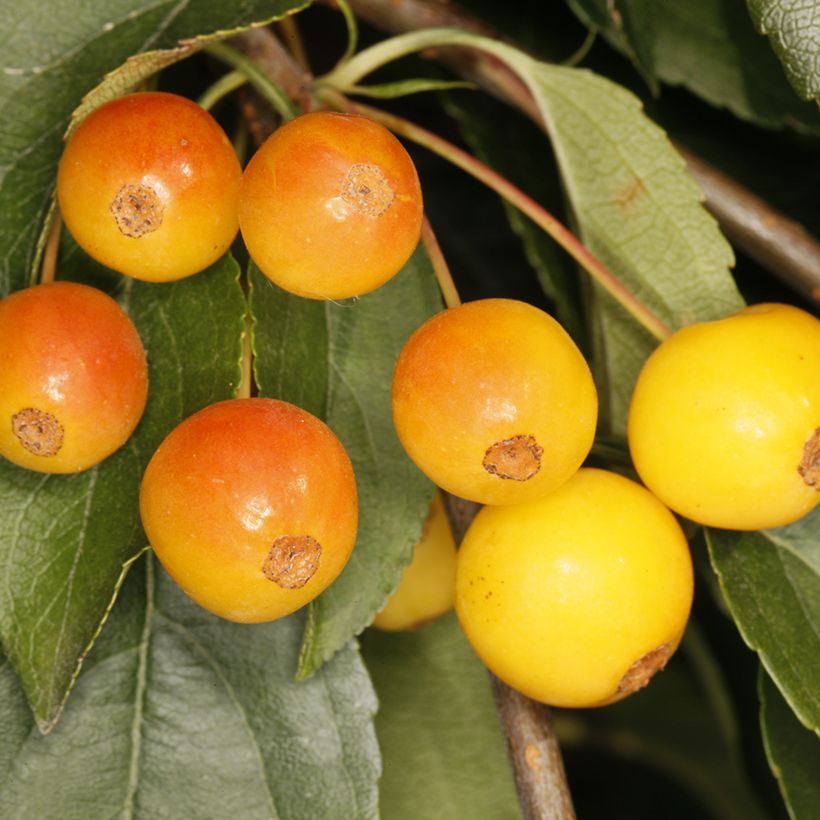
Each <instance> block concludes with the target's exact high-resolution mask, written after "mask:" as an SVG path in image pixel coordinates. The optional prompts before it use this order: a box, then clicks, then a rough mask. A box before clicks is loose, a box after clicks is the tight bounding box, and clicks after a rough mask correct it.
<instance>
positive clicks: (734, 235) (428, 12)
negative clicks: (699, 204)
mask: <svg viewBox="0 0 820 820" xmlns="http://www.w3.org/2000/svg"><path fill="white" fill-rule="evenodd" d="M325 2H326V3H327V4H328V5H331V6H332V5H333V0H325ZM348 2H349V3H350V5H351V7H352V8H353V11H354V12H355V14H356V15H357V16H358V17H360V18H362V19H363V20H366V21H367V22H369V23H370V24H371V25H374V26H376V27H377V28H380V29H382V30H384V31H388V32H391V33H393V34H401V33H404V32H409V31H416V30H418V29H419V28H438V27H442V26H447V27H453V28H460V29H463V30H465V31H471V32H475V33H477V34H483V35H486V36H489V37H493V38H494V39H496V40H502V41H505V42H508V43H510V44H511V45H515V43H513V42H512V41H511V40H510V39H509V38H505V37H504V36H503V35H500V34H499V33H498V32H497V31H495V30H494V29H493V28H491V27H490V26H488V25H487V24H486V23H484V22H483V21H481V20H478V19H477V18H475V17H473V16H472V15H471V14H469V13H468V12H465V11H463V10H461V9H459V8H458V7H457V6H455V5H453V4H452V3H450V2H448V1H447V0H402V2H401V3H392V2H385V0H348ZM517 47H518V46H517ZM430 56H434V57H435V59H436V60H437V61H440V62H441V63H443V64H445V65H447V66H448V67H449V68H450V69H451V70H452V71H454V72H455V73H457V74H460V75H461V76H462V77H464V78H465V79H467V80H469V81H472V82H474V83H476V84H477V85H479V86H481V88H483V89H484V91H486V92H487V93H489V94H492V95H493V96H495V97H497V98H498V99H500V100H502V101H503V102H506V103H507V104H509V105H511V106H513V107H514V108H517V109H518V110H520V111H521V112H522V113H523V114H524V115H525V116H527V117H528V118H529V119H531V120H532V121H533V122H534V123H535V124H536V125H538V126H539V127H540V128H541V129H542V130H545V126H544V122H543V119H542V117H541V114H540V112H539V111H538V108H537V106H536V104H535V101H534V99H533V97H532V95H531V94H530V92H529V90H528V89H527V87H526V85H525V84H524V83H522V82H521V80H520V79H519V78H518V77H517V75H515V74H514V73H513V72H512V71H511V70H510V69H509V68H508V67H507V66H506V65H504V64H503V63H501V62H500V61H498V60H496V59H494V58H492V57H488V56H487V55H485V54H482V53H481V52H479V51H477V50H475V49H465V48H455V47H451V48H447V49H444V48H442V49H437V50H436V52H435V53H434V54H433V55H430ZM678 150H681V149H680V147H678ZM681 153H682V154H683V155H684V156H685V158H686V160H687V163H688V165H689V170H690V172H691V174H692V176H693V177H694V178H695V179H696V181H697V182H698V183H699V184H700V186H701V188H702V189H703V192H704V195H705V197H706V201H705V203H704V204H705V205H706V207H707V209H708V210H709V211H710V212H711V213H712V214H713V215H714V216H715V218H716V219H717V220H718V222H719V223H720V225H721V227H722V228H723V230H724V232H725V233H726V236H727V237H728V238H729V240H730V241H732V242H733V243H734V244H735V245H736V246H737V247H738V248H739V249H740V250H742V251H743V252H745V253H746V254H748V255H749V256H750V257H751V258H753V259H755V260H756V261H757V262H759V263H760V264H761V265H763V266H764V267H765V268H766V269H767V270H769V271H771V273H773V274H774V275H775V276H777V277H778V278H780V279H781V280H782V281H783V282H785V283H786V284H787V285H788V286H790V287H791V288H793V289H794V290H795V291H797V292H798V293H800V294H801V295H802V296H804V297H805V298H807V299H809V300H811V301H812V302H814V303H815V304H820V241H818V240H817V239H816V238H815V237H813V236H812V235H811V234H809V233H808V232H807V231H806V230H805V228H803V227H802V226H801V225H800V224H799V223H797V222H795V221H794V220H791V219H789V218H788V217H786V216H784V215H783V214H782V213H780V212H779V211H777V210H775V209H774V208H771V207H770V206H769V205H767V204H766V203H765V202H764V201H763V200H761V199H760V198H759V197H757V196H755V195H754V194H753V193H752V192H751V191H749V190H748V189H747V188H745V187H743V186H742V185H740V184H738V183H737V182H735V181H733V180H731V179H730V178H729V177H727V176H725V175H724V174H722V173H720V172H719V171H717V170H715V169H714V168H713V167H711V166H710V165H708V164H707V163H706V162H704V161H703V160H701V159H698V158H697V157H695V156H694V155H693V154H691V153H690V152H687V151H682V150H681Z"/></svg>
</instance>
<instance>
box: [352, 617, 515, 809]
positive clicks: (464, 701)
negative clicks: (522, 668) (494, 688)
mask: <svg viewBox="0 0 820 820" xmlns="http://www.w3.org/2000/svg"><path fill="white" fill-rule="evenodd" d="M362 654H363V655H364V658H365V661H366V663H367V667H368V669H369V670H370V674H371V676H372V678H373V685H374V687H375V689H376V694H377V695H378V698H379V712H378V714H377V715H376V733H377V734H378V737H379V744H380V746H381V750H382V765H383V767H384V774H383V775H382V780H381V789H380V797H379V807H380V809H381V814H382V817H384V818H389V820H475V818H478V817H480V818H481V820H502V818H504V819H505V820H506V819H508V820H514V819H515V818H517V817H520V813H519V809H518V804H517V800H516V794H515V788H514V785H513V781H512V774H511V770H510V765H509V762H508V760H507V753H506V749H505V746H504V740H503V738H502V735H501V730H500V727H499V725H498V717H497V716H496V712H495V707H494V705H493V697H492V692H491V688H490V679H489V676H488V674H487V670H486V669H485V668H484V666H483V665H482V664H481V662H480V661H479V660H478V658H476V656H475V654H474V653H473V651H472V650H471V649H470V647H469V645H468V644H467V642H466V640H465V639H464V635H463V634H462V632H461V629H460V628H459V625H458V621H457V620H456V618H455V615H454V614H452V613H451V614H450V615H447V616H444V617H443V618H440V619H439V620H438V621H436V622H434V623H432V624H428V625H427V626H425V627H422V628H421V629H419V630H418V631H416V632H405V633H394V632H390V633H387V632H379V631H378V630H376V629H370V630H368V631H367V632H365V634H364V635H363V636H362Z"/></svg>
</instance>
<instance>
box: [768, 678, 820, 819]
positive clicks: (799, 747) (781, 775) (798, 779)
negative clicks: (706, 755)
mask: <svg viewBox="0 0 820 820" xmlns="http://www.w3.org/2000/svg"><path fill="white" fill-rule="evenodd" d="M758 690H759V692H760V703H761V710H760V724H761V728H762V730H763V743H764V746H765V749H766V757H767V758H768V759H769V765H770V766H771V767H772V772H773V773H774V776H775V777H776V778H777V783H778V785H779V786H780V793H781V794H782V795H783V800H784V801H785V803H786V807H787V808H788V810H789V814H790V816H791V817H793V818H794V820H811V818H813V817H816V816H817V807H818V806H820V779H818V777H817V773H818V772H820V740H818V739H817V735H815V734H813V733H812V732H809V731H807V730H806V728H805V727H804V726H801V725H800V722H799V721H797V720H796V719H795V717H794V714H793V713H792V711H791V709H789V705H788V704H787V703H786V701H785V700H783V697H782V695H781V694H780V692H779V691H778V690H777V687H776V686H775V685H774V684H773V683H772V681H771V678H769V676H768V675H767V674H766V673H765V672H763V671H762V670H761V672H760V677H759V679H758Z"/></svg>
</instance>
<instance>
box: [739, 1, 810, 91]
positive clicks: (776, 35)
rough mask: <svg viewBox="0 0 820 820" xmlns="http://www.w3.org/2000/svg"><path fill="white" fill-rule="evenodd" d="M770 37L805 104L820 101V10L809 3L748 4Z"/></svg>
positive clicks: (755, 2)
mask: <svg viewBox="0 0 820 820" xmlns="http://www.w3.org/2000/svg"><path fill="white" fill-rule="evenodd" d="M747 4H748V6H749V12H750V13H751V15H752V19H753V20H754V22H755V25H756V26H757V27H758V29H760V31H761V32H762V33H763V34H768V35H769V40H770V41H771V44H772V48H773V49H774V51H775V53H776V54H777V56H778V57H779V58H780V62H781V63H783V68H785V70H786V76H787V77H788V78H789V82H790V83H791V84H792V86H794V89H795V91H797V93H798V94H799V95H800V96H801V97H802V98H803V99H804V100H819V99H820V7H818V5H817V4H816V3H812V2H806V0H747Z"/></svg>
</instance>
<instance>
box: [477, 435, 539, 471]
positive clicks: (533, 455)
mask: <svg viewBox="0 0 820 820" xmlns="http://www.w3.org/2000/svg"><path fill="white" fill-rule="evenodd" d="M543 453H544V448H543V447H541V446H540V445H539V444H538V442H537V441H536V440H535V436H529V435H520V436H513V437H512V438H507V439H504V441H497V442H496V443H495V444H493V445H491V446H490V447H488V448H487V452H486V453H484V461H483V464H484V469H485V470H486V471H487V472H488V473H490V474H491V475H496V476H498V477H499V478H509V479H512V480H514V481H526V480H527V479H528V478H532V477H533V476H534V475H535V474H536V473H537V472H538V471H539V470H540V469H541V456H542V455H543Z"/></svg>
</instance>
